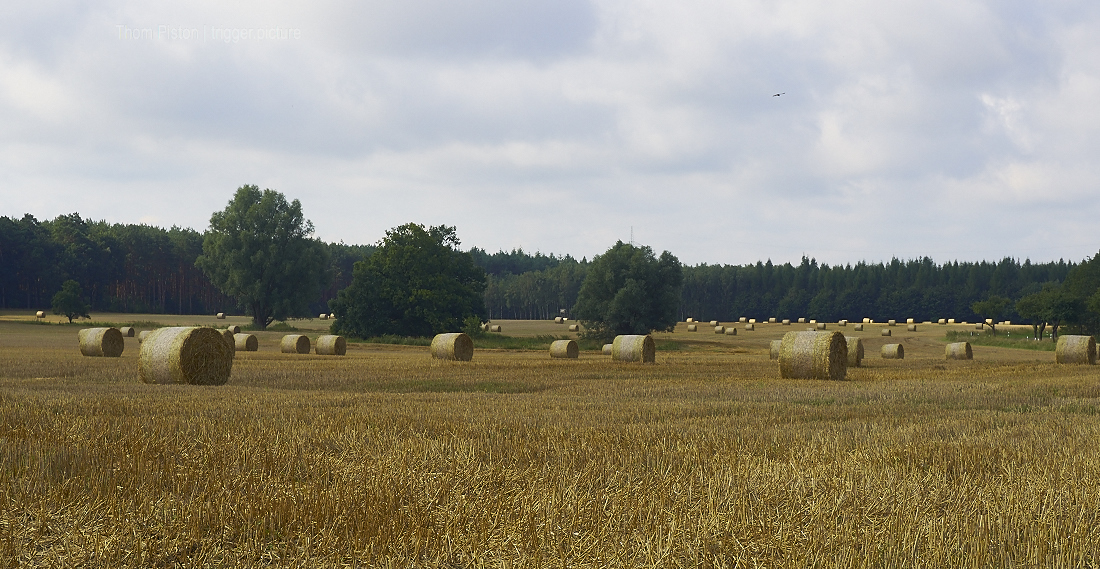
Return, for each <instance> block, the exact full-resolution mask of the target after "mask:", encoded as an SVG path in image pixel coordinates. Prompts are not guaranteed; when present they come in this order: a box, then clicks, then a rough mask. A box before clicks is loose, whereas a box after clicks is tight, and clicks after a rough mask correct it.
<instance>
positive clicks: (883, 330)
mask: <svg viewBox="0 0 1100 569" xmlns="http://www.w3.org/2000/svg"><path fill="white" fill-rule="evenodd" d="M891 334H892V332H891V331H890V329H889V328H883V329H882V335H883V336H889V335H891Z"/></svg>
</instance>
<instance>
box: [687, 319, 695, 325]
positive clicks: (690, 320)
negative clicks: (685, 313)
mask: <svg viewBox="0 0 1100 569" xmlns="http://www.w3.org/2000/svg"><path fill="white" fill-rule="evenodd" d="M685 322H687V323H688V324H691V323H692V322H695V319H694V318H688V319H687V320H685Z"/></svg>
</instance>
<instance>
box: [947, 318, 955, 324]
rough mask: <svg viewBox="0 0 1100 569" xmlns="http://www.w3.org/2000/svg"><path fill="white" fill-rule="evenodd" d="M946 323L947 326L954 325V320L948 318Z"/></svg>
mask: <svg viewBox="0 0 1100 569" xmlns="http://www.w3.org/2000/svg"><path fill="white" fill-rule="evenodd" d="M947 323H948V324H954V323H955V319H954V318H948V319H947Z"/></svg>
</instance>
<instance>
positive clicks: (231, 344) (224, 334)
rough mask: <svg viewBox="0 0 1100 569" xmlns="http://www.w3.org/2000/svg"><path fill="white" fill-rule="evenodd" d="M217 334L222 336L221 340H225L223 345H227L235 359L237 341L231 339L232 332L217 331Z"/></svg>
mask: <svg viewBox="0 0 1100 569" xmlns="http://www.w3.org/2000/svg"><path fill="white" fill-rule="evenodd" d="M217 332H218V333H219V334H221V335H222V339H223V340H225V343H226V344H228V345H229V348H230V349H231V350H233V356H234V357H236V356H237V340H235V339H234V338H233V331H232V330H218V331H217Z"/></svg>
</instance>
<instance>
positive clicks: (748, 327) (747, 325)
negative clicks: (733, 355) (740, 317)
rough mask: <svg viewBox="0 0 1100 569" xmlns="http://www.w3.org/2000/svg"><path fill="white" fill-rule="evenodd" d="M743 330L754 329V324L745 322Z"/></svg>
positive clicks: (750, 330)
mask: <svg viewBox="0 0 1100 569" xmlns="http://www.w3.org/2000/svg"><path fill="white" fill-rule="evenodd" d="M745 330H747V331H749V332H752V331H755V330H756V324H745Z"/></svg>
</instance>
